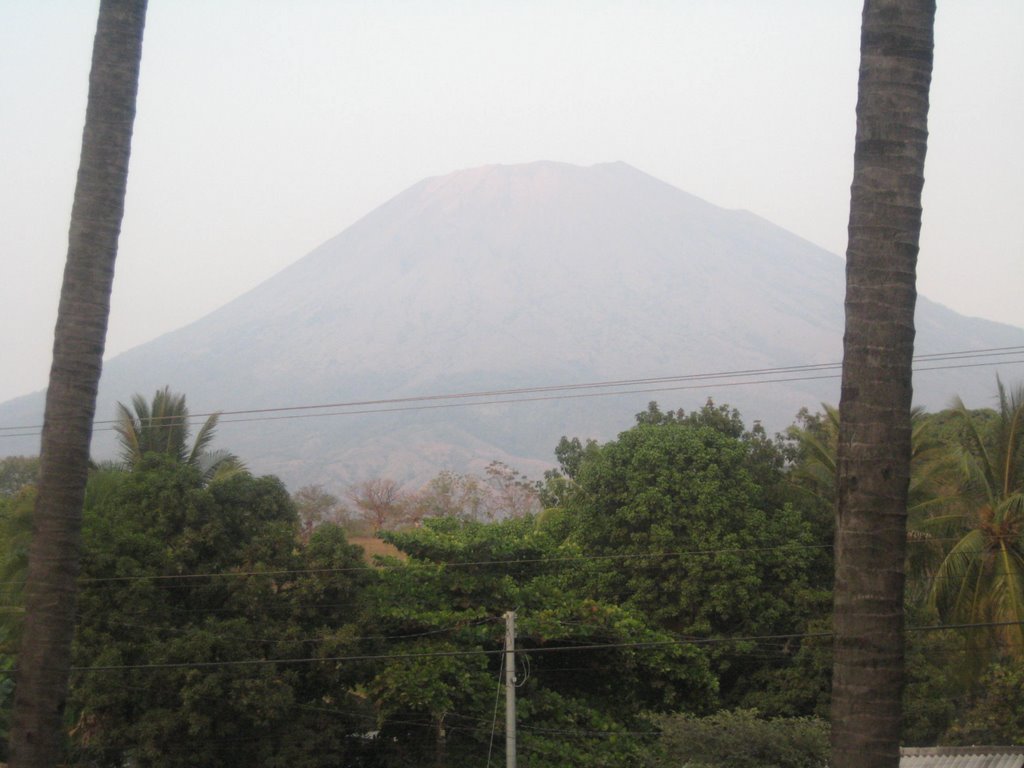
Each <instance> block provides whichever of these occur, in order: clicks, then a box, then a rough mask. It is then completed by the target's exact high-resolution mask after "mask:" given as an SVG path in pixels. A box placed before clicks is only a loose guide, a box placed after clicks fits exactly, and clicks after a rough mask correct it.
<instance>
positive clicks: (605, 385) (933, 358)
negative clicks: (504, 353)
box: [0, 346, 1024, 437]
mask: <svg viewBox="0 0 1024 768" xmlns="http://www.w3.org/2000/svg"><path fill="white" fill-rule="evenodd" d="M1022 354H1024V346H1015V347H992V348H988V349H971V350H959V351H951V352H937V353H931V354H923V355H916V356H915V357H914V361H915V362H918V363H943V362H950V361H962V360H972V359H979V358H999V357H1002V358H1007V357H1012V356H1015V355H1022ZM1018 363H1024V358H1022V359H1013V360H1007V359H1002V360H988V361H986V362H980V363H959V364H956V365H925V366H922V367H919V368H917V369H916V370H918V371H935V370H949V369H955V368H973V367H985V366H992V365H1004V364H1018ZM841 368H842V363H841V362H831V363H809V364H802V365H791V366H776V367H771V368H751V369H740V370H732V371H729V370H726V371H717V372H711V373H694V374H681V375H676V376H658V377H647V378H636V379H615V380H605V381H590V382H579V383H569V384H557V385H543V386H534V387H516V388H507V389H491V390H479V391H473V392H448V393H439V394H427V395H417V396H409V397H398V398H382V399H369V400H351V401H339V402H328V403H315V404H309V405H292V406H275V407H268V408H248V409H234V410H223V411H212V412H207V413H197V414H190V415H189V417H188V419H187V420H182V419H180V418H179V417H156V418H154V419H152V420H151V421H152V422H153V423H157V424H158V425H161V424H163V423H164V422H166V425H168V426H169V425H176V424H178V423H182V422H183V421H184V423H187V424H190V425H193V424H197V423H199V421H198V420H199V419H203V418H208V417H210V416H214V415H217V416H219V417H221V423H222V424H231V423H243V422H254V421H278V420H288V419H299V418H314V417H323V416H349V415H359V414H372V413H390V412H403V411H416V410H435V409H440V408H453V407H465V406H479V405H501V404H509V403H525V402H541V401H551V400H567V399H578V398H589V397H604V396H617V395H632V394H645V393H654V392H672V391H679V390H685V389H697V388H706V387H709V386H715V387H732V386H744V385H750V384H753V385H762V384H776V383H788V382H795V381H810V380H815V379H828V378H838V377H839V373H830V372H832V371H840V370H841ZM793 374H801V375H793ZM812 374H813V375H812ZM780 376H781V377H783V378H776V377H780ZM764 377H772V378H764ZM735 379H740V380H739V381H735ZM692 382H699V383H692ZM709 382H710V383H709ZM669 384H677V385H678V386H666V385H669ZM620 387H629V389H615V388H620ZM637 387H639V388H637ZM581 390H584V392H583V393H580V391H581ZM585 390H611V391H585ZM571 392H575V393H576V394H552V393H571ZM523 395H538V396H536V397H523ZM482 398H489V399H482ZM494 398H499V399H494ZM439 401H440V404H438V403H439ZM466 401H470V402H466ZM416 403H421V405H414V404H416ZM331 409H345V410H334V411H331ZM310 411H315V413H310ZM324 411H329V412H326V413H325V412H324ZM269 414H282V415H269ZM224 417H228V418H224ZM231 417H240V418H231ZM93 424H94V431H112V430H113V429H114V426H113V425H116V424H117V420H112V419H107V420H97V421H95V422H93ZM41 429H42V425H39V424H34V425H14V426H0V437H34V436H37V435H38V434H39V432H40V430H41Z"/></svg>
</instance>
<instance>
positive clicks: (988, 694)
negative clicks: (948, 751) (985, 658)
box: [948, 661, 1024, 745]
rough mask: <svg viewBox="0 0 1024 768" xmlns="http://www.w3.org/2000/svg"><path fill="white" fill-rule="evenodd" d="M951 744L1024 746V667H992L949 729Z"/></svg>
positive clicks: (1016, 663) (1011, 665)
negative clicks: (966, 707)
mask: <svg viewBox="0 0 1024 768" xmlns="http://www.w3.org/2000/svg"><path fill="white" fill-rule="evenodd" d="M948 739H949V741H951V742H952V743H954V744H963V745H973V744H1018V745H1020V744H1024V663H1021V662H1019V661H1015V662H1009V663H1006V664H996V665H993V666H992V667H991V668H990V669H989V670H988V671H987V672H986V674H985V675H984V676H983V677H982V679H981V684H980V685H979V686H978V692H977V695H976V696H974V698H973V699H972V700H971V702H970V705H969V707H968V709H967V711H966V712H965V713H964V714H963V716H962V717H961V718H960V719H959V721H958V722H957V723H956V724H955V725H954V726H953V728H951V729H950V732H949V734H948Z"/></svg>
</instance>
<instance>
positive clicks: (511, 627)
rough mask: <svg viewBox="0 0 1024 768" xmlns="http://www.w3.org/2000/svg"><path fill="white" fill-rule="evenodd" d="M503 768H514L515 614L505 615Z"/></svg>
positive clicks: (513, 612) (512, 612)
mask: <svg viewBox="0 0 1024 768" xmlns="http://www.w3.org/2000/svg"><path fill="white" fill-rule="evenodd" d="M505 768H516V612H515V611H508V612H507V613H506V614H505Z"/></svg>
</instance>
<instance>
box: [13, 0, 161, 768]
mask: <svg viewBox="0 0 1024 768" xmlns="http://www.w3.org/2000/svg"><path fill="white" fill-rule="evenodd" d="M145 18H146V0H102V2H101V3H100V9H99V18H98V21H97V25H96V37H95V40H94V42H93V53H92V68H91V70H90V72H89V95H88V100H87V103H86V112H85V128H84V130H83V133H82V152H81V157H80V161H79V166H78V181H77V183H76V185H75V195H74V203H73V204H72V209H71V226H70V231H69V234H68V255H67V263H66V265H65V269H64V282H63V285H62V287H61V294H60V303H59V306H58V310H57V325H56V328H55V330H54V342H53V364H52V366H51V368H50V379H49V386H48V387H47V390H46V408H45V415H44V418H43V433H42V442H41V451H40V458H41V470H40V477H39V496H38V499H37V501H36V510H35V515H34V518H33V530H34V535H33V537H32V544H31V552H30V555H29V570H28V582H27V605H26V608H27V611H26V616H27V621H26V623H25V628H24V633H23V635H22V641H21V649H20V652H19V656H18V673H17V688H16V691H15V698H14V714H13V727H12V732H11V754H10V764H11V765H12V766H15V768H28V767H36V766H38V768H44V767H45V768H48V767H49V766H52V765H54V764H56V762H57V760H58V755H59V752H60V739H61V719H62V717H63V712H64V705H65V700H66V696H67V681H68V675H69V665H70V660H71V641H72V636H73V634H74V626H75V593H76V589H77V579H78V571H79V557H80V545H79V532H80V529H81V517H82V500H83V497H84V494H85V483H86V478H87V473H88V466H89V443H90V440H91V438H92V423H93V417H94V415H95V412H96V392H97V388H98V386H99V379H100V369H101V367H102V365H103V348H104V344H105V341H106V333H107V317H108V315H109V313H110V290H111V285H112V282H113V278H114V262H115V260H116V257H117V241H118V236H119V234H120V230H121V218H122V216H123V213H124V198H125V189H126V185H127V179H128V160H129V157H130V155H131V136H132V129H133V126H134V122H135V97H136V93H137V91H138V83H139V68H140V61H141V58H142V33H143V28H144V26H145Z"/></svg>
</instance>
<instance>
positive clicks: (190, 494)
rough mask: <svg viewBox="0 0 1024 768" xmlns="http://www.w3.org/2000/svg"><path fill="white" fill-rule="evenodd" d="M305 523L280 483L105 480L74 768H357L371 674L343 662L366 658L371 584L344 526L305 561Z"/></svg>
mask: <svg viewBox="0 0 1024 768" xmlns="http://www.w3.org/2000/svg"><path fill="white" fill-rule="evenodd" d="M296 523H297V519H296V513H295V508H294V506H293V505H292V503H291V500H290V499H289V497H288V494H287V493H286V491H285V489H284V488H283V486H282V485H281V484H280V483H279V482H278V481H277V480H276V479H274V478H254V477H252V476H250V475H248V474H239V475H236V476H235V477H232V478H229V479H227V480H224V481H223V482H219V483H214V484H211V485H205V484H204V483H203V481H202V478H201V476H200V474H199V472H198V470H196V469H195V468H193V467H190V466H188V465H187V464H182V463H179V462H177V461H175V460H174V459H173V458H171V457H168V456H161V455H158V454H150V456H149V458H147V459H146V460H144V461H143V462H142V464H140V465H139V466H138V467H137V468H136V470H135V471H133V472H131V473H124V472H113V471H106V472H98V473H96V474H95V475H94V476H93V478H92V479H91V480H90V484H89V492H88V495H87V500H86V519H85V526H84V531H83V533H84V539H85V551H86V558H85V562H84V574H83V575H84V577H85V581H84V584H85V586H84V587H83V591H82V594H81V601H80V610H79V623H78V630H77V635H76V641H75V665H76V668H77V670H78V671H76V672H75V675H74V678H73V684H72V693H71V702H70V704H71V711H72V713H73V715H74V721H73V727H72V729H71V732H70V735H71V742H72V753H71V755H70V758H71V760H72V761H73V762H76V763H82V764H90V765H97V766H111V768H112V767H113V766H121V765H125V764H126V763H131V764H132V765H137V766H140V768H144V767H145V766H172V767H173V766H195V765H203V766H213V767H216V766H234V765H290V766H309V767H310V768H311V767H312V766H319V765H324V766H328V765H342V764H345V762H346V754H347V751H348V750H349V744H348V742H347V740H346V734H348V733H354V732H361V731H362V730H365V729H366V723H365V722H364V721H363V720H361V719H360V718H358V717H356V716H354V714H353V713H352V710H353V705H352V703H351V701H350V698H351V697H352V693H351V692H352V690H353V689H354V688H355V687H356V685H357V683H358V674H359V668H358V666H356V665H345V664H341V663H338V662H336V661H332V659H334V658H335V657H338V656H348V655H356V653H357V651H358V648H359V640H358V638H359V637H360V636H361V630H360V629H358V628H357V627H356V624H355V617H356V616H357V615H358V613H359V611H358V608H357V607H356V605H357V603H358V599H359V593H360V592H361V589H362V587H361V583H362V580H363V579H364V578H365V571H363V570H362V569H360V568H359V566H360V565H361V559H360V551H359V550H358V548H355V547H352V546H350V545H348V544H347V542H346V541H345V538H344V534H343V533H342V532H341V530H340V529H338V528H337V527H336V526H331V525H325V526H321V527H320V528H319V529H317V531H316V532H314V534H313V535H312V537H311V538H310V542H309V544H308V545H307V546H306V547H300V546H299V543H298V541H297V538H296V533H297V525H296ZM279 659H285V660H304V661H296V662H294V663H283V662H282V663H278V662H277V661H276V660H279ZM326 723H330V727H327V726H326Z"/></svg>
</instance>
